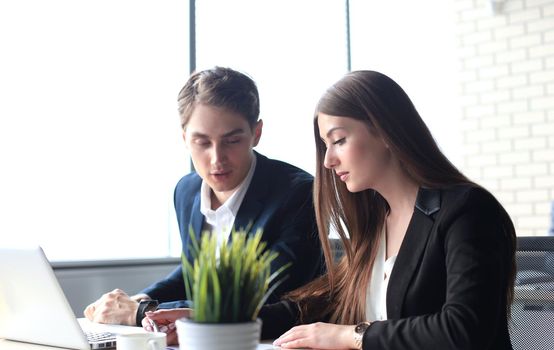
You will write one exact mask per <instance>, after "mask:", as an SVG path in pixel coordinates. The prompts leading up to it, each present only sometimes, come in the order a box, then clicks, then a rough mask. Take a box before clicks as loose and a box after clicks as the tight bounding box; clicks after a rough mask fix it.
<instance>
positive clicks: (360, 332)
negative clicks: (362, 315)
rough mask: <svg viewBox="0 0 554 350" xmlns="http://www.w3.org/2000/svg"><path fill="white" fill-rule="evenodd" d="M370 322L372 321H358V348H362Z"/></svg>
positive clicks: (356, 340)
mask: <svg viewBox="0 0 554 350" xmlns="http://www.w3.org/2000/svg"><path fill="white" fill-rule="evenodd" d="M370 324H371V323H369V322H362V323H358V324H357V325H356V327H355V328H354V343H355V344H356V349H361V348H362V340H363V338H364V333H365V330H366V329H367V328H368V327H369V325H370Z"/></svg>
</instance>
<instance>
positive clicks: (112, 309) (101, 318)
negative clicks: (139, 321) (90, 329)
mask: <svg viewBox="0 0 554 350" xmlns="http://www.w3.org/2000/svg"><path fill="white" fill-rule="evenodd" d="M138 296H142V297H144V296H145V294H142V295H138ZM134 297H136V296H134ZM146 297H148V296H146ZM137 309H138V301H135V300H133V299H132V298H131V297H129V296H128V295H127V294H126V293H125V292H124V291H122V290H121V289H114V290H112V291H111V292H109V293H106V294H104V295H102V297H101V298H100V299H98V300H97V301H95V302H94V303H92V304H90V305H89V306H87V307H86V309H85V311H84V314H85V317H86V318H88V319H89V320H90V321H92V322H97V323H108V324H124V325H128V326H136V316H137Z"/></svg>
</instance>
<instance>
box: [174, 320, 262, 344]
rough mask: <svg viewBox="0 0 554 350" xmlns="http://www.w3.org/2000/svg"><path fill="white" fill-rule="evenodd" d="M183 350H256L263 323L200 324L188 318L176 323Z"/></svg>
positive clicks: (259, 321) (257, 321)
mask: <svg viewBox="0 0 554 350" xmlns="http://www.w3.org/2000/svg"><path fill="white" fill-rule="evenodd" d="M175 324H176V326H177V337H178V338H179V349H181V350H239V349H240V350H255V349H256V347H257V346H258V343H259V341H260V335H261V331H262V321H261V320H260V319H257V320H256V321H253V322H245V323H198V322H194V321H191V320H189V319H186V318H182V319H180V320H177V322H175Z"/></svg>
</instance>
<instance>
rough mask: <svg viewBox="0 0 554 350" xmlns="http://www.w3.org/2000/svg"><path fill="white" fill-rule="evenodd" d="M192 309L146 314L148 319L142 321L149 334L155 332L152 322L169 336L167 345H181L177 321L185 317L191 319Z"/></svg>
mask: <svg viewBox="0 0 554 350" xmlns="http://www.w3.org/2000/svg"><path fill="white" fill-rule="evenodd" d="M191 315H192V309H166V310H156V311H149V312H146V317H145V318H144V319H143V320H142V327H143V328H144V329H146V330H147V331H149V332H152V331H154V327H152V322H155V323H156V325H158V328H159V330H160V332H164V333H165V334H167V345H177V344H179V339H177V327H175V321H177V320H178V319H180V318H183V317H190V316H191Z"/></svg>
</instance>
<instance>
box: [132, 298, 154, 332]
mask: <svg viewBox="0 0 554 350" xmlns="http://www.w3.org/2000/svg"><path fill="white" fill-rule="evenodd" d="M157 308H158V301H157V300H142V301H140V302H139V304H138V308H137V313H136V326H137V327H142V319H143V318H144V316H145V313H146V312H147V311H155V310H156V309H157Z"/></svg>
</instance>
